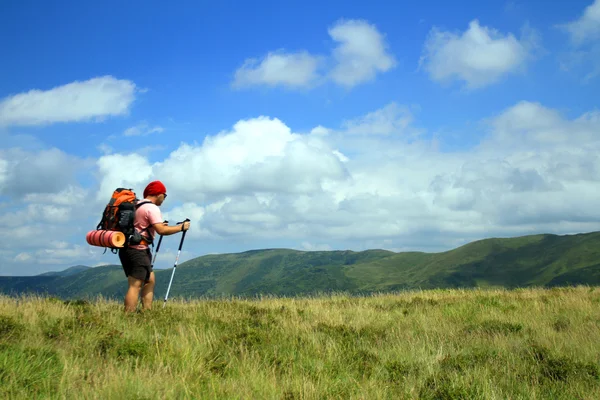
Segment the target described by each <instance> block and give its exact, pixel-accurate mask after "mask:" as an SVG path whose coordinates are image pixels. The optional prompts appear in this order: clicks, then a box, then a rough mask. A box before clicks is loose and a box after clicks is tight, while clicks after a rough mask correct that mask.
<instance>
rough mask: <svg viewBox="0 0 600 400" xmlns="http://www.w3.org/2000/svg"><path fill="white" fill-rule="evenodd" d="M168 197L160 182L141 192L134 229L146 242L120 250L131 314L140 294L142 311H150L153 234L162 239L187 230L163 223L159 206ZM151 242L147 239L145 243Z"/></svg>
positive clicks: (126, 309) (188, 223) (185, 225)
mask: <svg viewBox="0 0 600 400" xmlns="http://www.w3.org/2000/svg"><path fill="white" fill-rule="evenodd" d="M166 198H167V188H166V187H165V185H164V184H163V183H162V182H161V181H153V182H150V183H149V184H148V186H146V188H145V189H144V199H143V200H140V202H139V203H138V206H139V207H138V208H137V210H136V212H135V224H134V227H135V229H136V230H137V231H138V232H140V233H141V234H142V237H144V239H145V240H142V242H141V243H140V244H139V245H133V244H132V245H129V246H128V247H126V248H122V249H119V259H120V260H121V265H122V266H123V270H124V271H125V275H126V276H127V280H128V282H129V289H128V290H127V294H126V295H125V311H126V312H134V311H135V310H136V308H137V303H138V298H139V295H140V291H141V295H142V305H143V308H144V310H150V309H151V308H152V299H153V297H154V285H155V278H154V271H153V270H152V254H151V251H150V247H149V246H148V245H149V244H152V242H153V240H154V237H155V236H156V233H158V234H159V235H163V236H168V235H174V234H176V233H179V232H183V231H184V230H185V231H187V230H188V229H190V222H189V221H186V222H184V223H182V224H179V225H175V226H169V225H168V223H166V222H163V219H162V214H161V211H160V209H159V207H160V206H161V205H162V203H163V202H164V201H165V199H166ZM148 239H150V240H148Z"/></svg>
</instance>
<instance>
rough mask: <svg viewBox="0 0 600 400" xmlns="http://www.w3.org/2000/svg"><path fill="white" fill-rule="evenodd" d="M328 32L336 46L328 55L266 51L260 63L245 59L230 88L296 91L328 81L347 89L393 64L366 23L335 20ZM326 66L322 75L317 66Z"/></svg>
mask: <svg viewBox="0 0 600 400" xmlns="http://www.w3.org/2000/svg"><path fill="white" fill-rule="evenodd" d="M328 33H329V35H330V37H331V39H332V40H333V41H334V42H336V43H337V45H336V47H335V48H334V49H333V50H332V52H331V54H330V55H329V56H322V55H313V54H310V53H309V52H308V51H300V52H291V53H289V52H284V51H283V50H280V51H277V52H269V53H267V55H266V56H264V57H263V58H262V59H261V60H259V59H257V58H250V59H247V60H245V61H244V64H243V65H242V66H241V67H240V68H238V69H237V71H236V72H235V77H234V80H233V83H232V86H233V87H235V88H242V87H249V86H256V85H266V86H280V85H281V86H286V87H289V88H296V89H297V88H311V87H314V86H316V85H319V84H322V83H324V82H326V81H327V80H328V79H330V80H331V81H333V82H335V83H337V84H339V85H342V86H345V87H347V88H351V87H354V86H356V85H358V84H361V83H364V82H368V81H371V80H373V79H374V78H375V76H376V75H377V74H378V73H381V72H386V71H388V70H390V69H391V68H393V67H395V65H396V60H395V58H394V56H393V55H392V54H390V53H389V52H388V49H387V47H388V46H387V44H386V43H385V38H384V35H382V34H381V33H380V32H379V31H378V30H377V28H376V27H375V26H374V25H372V24H369V23H368V22H367V21H362V20H347V21H346V20H339V21H337V22H336V23H335V24H334V25H333V26H332V27H331V28H329V29H328ZM327 65H330V67H331V69H330V70H329V71H328V72H323V73H322V72H321V71H320V69H321V67H323V68H325V66H327Z"/></svg>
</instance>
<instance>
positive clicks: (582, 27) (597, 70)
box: [558, 0, 600, 84]
mask: <svg viewBox="0 0 600 400" xmlns="http://www.w3.org/2000/svg"><path fill="white" fill-rule="evenodd" d="M558 27H559V28H560V29H562V30H564V31H565V32H567V34H568V35H569V37H570V39H571V46H570V48H569V50H568V51H566V52H564V53H562V54H560V55H559V57H560V58H559V63H560V68H561V70H563V71H568V72H571V73H572V74H573V75H574V76H576V77H577V78H579V79H581V83H583V84H587V83H589V82H590V81H591V80H593V79H594V78H596V77H598V76H599V75H600V0H595V1H594V3H592V4H590V5H589V6H587V7H586V8H585V9H584V11H583V13H582V15H581V16H580V17H579V18H578V19H577V20H574V21H571V22H569V23H565V24H560V25H558Z"/></svg>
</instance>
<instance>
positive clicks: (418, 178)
mask: <svg viewBox="0 0 600 400" xmlns="http://www.w3.org/2000/svg"><path fill="white" fill-rule="evenodd" d="M403 109H404V108H403V107H402V106H399V105H394V104H391V105H387V106H384V107H382V108H381V109H380V110H374V111H372V112H370V113H367V114H365V115H364V116H362V117H357V118H354V119H353V120H352V121H355V123H353V124H349V123H342V124H340V126H339V127H326V126H319V127H317V128H315V129H314V130H313V131H311V133H305V134H299V133H296V132H294V131H293V130H292V129H291V128H290V127H288V126H287V125H286V124H285V123H284V122H283V121H281V120H279V119H276V118H270V117H258V118H253V119H249V120H242V121H239V122H238V123H237V124H235V125H234V126H233V127H232V128H231V129H229V130H226V131H222V132H219V133H217V134H215V135H212V136H208V137H207V138H206V139H205V140H204V141H203V142H202V143H183V144H181V145H180V146H179V148H178V149H176V150H174V151H173V152H172V153H171V154H170V155H169V156H168V157H167V158H166V159H164V160H162V161H160V162H155V163H151V162H150V161H149V160H148V159H147V158H146V157H143V156H141V155H138V154H113V155H110V156H103V157H101V158H100V159H99V161H98V164H97V168H98V171H97V174H98V179H99V188H100V189H99V192H98V197H97V198H98V203H97V206H96V205H94V207H96V210H100V209H101V206H103V205H104V203H105V201H106V199H107V196H109V195H110V193H112V190H114V188H115V187H116V186H117V185H124V186H129V187H134V188H137V189H138V190H139V191H141V190H142V189H143V185H145V184H146V183H147V182H148V181H149V180H151V179H161V180H163V181H164V182H165V183H166V185H167V188H168V190H169V198H168V200H167V202H165V203H164V204H163V207H162V210H163V217H164V218H165V219H168V220H169V221H170V222H171V223H175V222H178V221H181V220H183V219H184V218H186V217H187V218H190V219H191V220H192V230H191V231H190V232H189V236H187V237H188V239H186V251H188V252H189V256H195V255H196V254H197V252H204V251H210V252H215V248H216V247H217V246H220V248H225V247H227V248H229V249H232V248H235V249H236V250H239V251H242V250H247V249H248V248H249V247H252V248H266V247H276V246H277V245H283V246H285V247H295V248H300V249H313V250H314V249H319V248H326V247H325V246H329V247H327V248H330V249H336V248H343V249H348V248H349V249H354V250H361V249H365V248H372V247H373V246H376V247H382V248H387V249H391V250H394V249H403V250H424V251H441V250H447V249H449V248H452V247H456V246H459V245H461V244H464V243H466V242H469V241H472V240H476V239H481V238H486V237H494V236H496V237H497V236H516V235H521V234H532V233H543V232H544V233H545V232H547V233H576V232H586V231H592V230H598V229H600V208H599V207H598V206H597V205H598V204H599V203H600V178H599V177H600V158H599V157H598V154H600V138H599V137H598V134H597V132H599V131H600V113H599V112H597V111H594V110H591V111H589V112H587V113H584V114H582V115H580V116H578V117H576V118H567V117H566V116H565V115H563V114H562V113H561V112H559V111H558V110H555V109H551V108H548V107H546V106H544V105H543V104H541V103H537V102H527V101H522V102H518V103H516V104H513V105H512V106H510V107H508V108H506V109H505V110H502V111H501V112H500V113H498V114H497V115H491V116H490V117H489V118H488V119H486V120H484V121H483V122H484V123H485V126H487V135H486V136H483V138H482V140H481V142H480V143H478V144H477V145H476V146H473V147H471V148H468V149H462V150H460V151H440V150H439V148H438V147H437V146H435V145H434V144H433V143H432V141H431V140H429V139H427V136H426V135H422V136H417V137H413V138H411V139H410V140H408V139H407V137H406V135H403V134H402V132H403V131H406V130H407V129H408V130H410V129H416V130H418V127H417V126H416V125H417V123H418V121H412V120H411V121H412V122H410V123H408V126H406V124H401V123H400V124H391V125H390V124H383V126H392V127H393V128H390V129H389V130H388V129H387V128H386V129H380V128H377V127H378V126H380V124H373V123H372V122H373V121H379V119H378V118H373V117H372V116H378V115H387V113H390V111H389V110H396V111H397V110H403ZM390 115H392V117H391V119H392V120H394V119H400V120H402V118H404V117H405V114H404V113H403V112H392V113H390ZM369 116H371V117H369ZM356 126H362V128H361V129H360V130H355V131H354V132H353V133H349V132H348V131H349V130H352V129H355V128H356ZM369 126H372V127H373V128H372V129H374V130H377V129H380V131H379V132H380V133H379V134H373V133H371V132H370V131H369V129H368V127H369ZM396 131H398V132H399V134H395V132H396ZM382 132H383V134H382ZM386 132H391V133H390V134H385V133H386ZM441 140H443V137H442V138H441ZM115 171H120V173H117V172H115ZM63 190H67V189H63ZM28 198H29V199H30V200H33V199H38V200H39V199H42V197H40V196H29V197H28ZM86 206H87V207H88V208H90V209H91V208H92V206H91V205H90V203H89V202H86ZM67 208H69V206H68V205H66V204H57V203H54V204H43V205H42V204H37V205H31V206H29V205H28V206H25V207H24V208H23V209H22V210H21V214H19V219H21V218H23V219H25V220H27V218H30V219H29V220H31V221H35V222H34V223H33V224H25V225H24V224H19V225H17V226H9V225H7V223H6V221H7V220H8V218H4V217H6V216H7V215H8V213H5V214H4V217H3V218H2V219H1V220H2V221H4V225H2V226H0V240H3V241H4V240H6V243H8V244H9V245H14V252H11V253H10V254H7V255H2V257H3V260H5V261H7V262H8V263H13V264H14V263H17V262H18V261H19V260H21V261H25V260H27V256H26V255H22V254H21V253H27V254H30V256H31V257H33V256H36V257H37V256H39V255H40V254H45V253H40V252H39V251H40V250H41V249H45V248H50V249H54V250H58V249H56V248H55V247H52V246H54V245H50V244H49V241H50V240H63V239H59V238H65V237H68V236H69V235H71V234H72V231H71V230H72V229H73V224H72V223H70V222H69V221H68V220H66V219H65V218H66V214H65V213H64V212H65V209H67ZM65 221H66V222H65ZM90 221H91V223H90V225H89V226H90V229H92V228H93V226H92V225H93V224H95V223H96V222H97V219H96V218H91V219H90ZM77 229H79V231H78V233H77V235H79V236H81V237H80V240H82V241H83V239H82V238H83V235H84V234H85V230H86V229H85V226H83V227H81V226H79V227H77ZM39 232H45V236H44V238H47V240H46V239H44V240H46V241H44V242H43V244H39V243H36V242H31V241H30V240H28V238H31V237H33V235H39ZM65 240H66V239H65ZM21 242H23V243H25V244H26V245H27V246H32V247H31V250H30V251H26V250H24V248H23V245H22V244H19V243H21ZM3 243H4V242H3ZM84 247H85V246H84ZM9 248H10V249H13V247H9ZM70 249H71V250H72V251H74V252H73V254H77V252H76V251H75V250H76V248H74V247H73V248H70ZM92 250H97V251H96V252H94V255H93V256H89V257H88V259H89V260H93V261H97V257H99V255H98V254H99V253H101V251H102V249H92ZM20 254H21V255H20ZM53 254H54V256H52V255H51V254H49V253H48V254H47V255H48V257H50V259H52V257H54V259H56V260H58V258H57V256H56V255H57V254H59V253H57V252H56V251H55V252H54V253H53ZM60 254H62V253H60ZM64 259H65V260H68V261H72V262H73V263H84V262H83V260H87V259H86V258H83V257H82V259H79V260H76V259H74V258H64ZM29 261H30V262H31V259H30V260H29ZM113 261H114V260H113ZM85 262H88V261H85ZM181 262H183V260H181ZM88 264H89V262H88ZM7 265H8V264H7ZM65 266H68V264H66V265H65Z"/></svg>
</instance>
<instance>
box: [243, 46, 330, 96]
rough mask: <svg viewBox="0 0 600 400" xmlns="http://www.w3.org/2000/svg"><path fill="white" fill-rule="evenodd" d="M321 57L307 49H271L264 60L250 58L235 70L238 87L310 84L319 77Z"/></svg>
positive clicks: (305, 85) (299, 85) (306, 85)
mask: <svg viewBox="0 0 600 400" xmlns="http://www.w3.org/2000/svg"><path fill="white" fill-rule="evenodd" d="M318 66H319V58H318V57H316V56H313V55H311V54H309V53H308V52H306V51H303V52H298V53H285V52H283V51H280V52H269V53H268V54H267V55H266V56H265V57H263V58H262V60H258V59H256V58H251V59H248V60H246V61H245V62H244V65H242V66H241V67H240V68H239V69H238V70H237V71H236V72H235V78H234V82H233V84H232V86H233V87H235V88H243V87H248V86H254V85H267V86H277V85H283V86H288V87H292V88H298V87H308V86H311V85H312V84H314V83H315V81H316V80H317V79H318V74H317V69H318Z"/></svg>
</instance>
